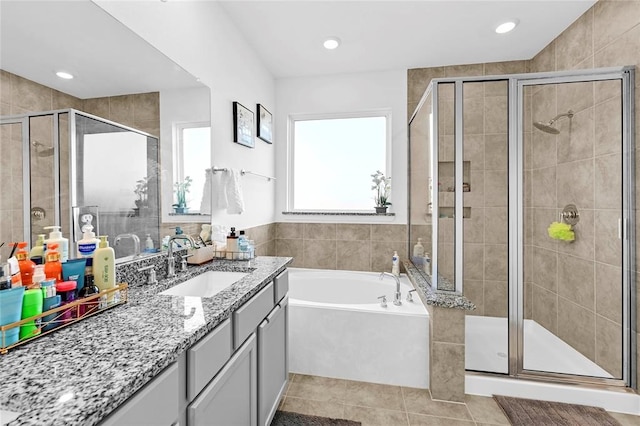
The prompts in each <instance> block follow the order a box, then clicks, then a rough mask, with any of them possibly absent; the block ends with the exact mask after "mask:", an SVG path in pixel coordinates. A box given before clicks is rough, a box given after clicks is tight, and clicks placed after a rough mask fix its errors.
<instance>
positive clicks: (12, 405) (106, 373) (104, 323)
mask: <svg viewBox="0 0 640 426" xmlns="http://www.w3.org/2000/svg"><path fill="white" fill-rule="evenodd" d="M291 261H292V259H291V258H289V257H257V258H256V259H253V260H250V261H224V260H217V261H214V262H210V263H208V264H205V265H200V266H190V267H189V270H188V271H186V272H180V273H178V276H177V277H175V278H172V279H166V278H165V279H162V280H160V282H159V283H158V284H156V285H152V286H146V285H135V286H134V285H130V287H129V298H128V300H129V301H128V303H126V304H124V305H120V306H117V307H114V308H112V309H109V310H107V311H105V312H102V313H100V314H97V315H94V316H92V317H90V318H86V319H84V320H82V321H79V322H77V323H75V324H72V325H70V326H68V327H66V328H64V329H60V330H56V331H55V332H54V333H52V334H50V335H47V336H42V337H41V338H39V339H36V340H34V341H33V342H30V343H28V344H25V345H24V346H20V347H17V348H15V349H12V350H10V351H9V353H8V354H6V355H0V410H10V411H17V412H21V413H22V415H20V416H19V417H18V418H17V419H16V420H14V421H12V422H10V423H8V424H9V425H11V426H14V425H54V424H56V425H59V424H65V425H82V426H91V425H95V424H98V423H99V422H100V421H101V420H102V419H104V418H105V417H107V415H108V414H110V413H111V412H112V411H114V410H115V409H116V408H117V407H118V406H119V405H121V404H122V403H123V402H125V401H126V400H127V399H128V398H129V397H131V396H132V395H133V394H134V393H135V392H136V391H137V390H139V389H140V388H141V387H142V386H143V385H144V384H146V383H147V382H149V381H150V380H151V379H153V378H154V377H155V376H156V375H157V374H159V373H160V372H161V371H162V370H163V369H164V368H165V367H167V366H168V365H170V364H171V363H172V362H174V361H176V360H177V359H178V357H179V355H180V354H181V353H182V352H184V351H185V350H186V349H187V348H189V347H190V346H192V345H193V344H194V343H196V342H197V341H198V340H199V339H201V338H202V337H204V336H205V335H206V334H207V333H208V332H209V331H211V330H213V329H214V328H215V327H216V326H217V325H218V324H219V323H221V322H222V321H224V320H225V319H226V318H228V317H229V316H230V315H231V313H232V312H233V311H234V310H236V309H237V308H239V307H240V306H241V305H242V304H243V303H244V302H246V301H247V300H248V299H249V298H251V297H252V296H253V295H254V294H256V293H257V292H258V291H260V290H261V289H262V288H263V287H264V286H266V285H267V284H268V283H269V282H270V281H271V280H272V279H273V278H274V277H275V276H276V275H278V274H279V273H280V272H282V271H283V270H284V269H285V268H286V266H287V265H288V264H289V263H290V262H291ZM209 270H217V271H239V272H250V274H249V275H247V276H246V277H244V278H243V279H242V280H240V281H238V282H237V283H235V284H234V285H232V286H230V287H229V288H227V289H225V290H223V291H221V292H220V293H218V294H217V295H215V296H214V297H211V298H198V297H188V298H185V297H181V296H166V295H159V294H158V293H159V292H161V291H164V290H166V289H168V288H169V287H172V286H173V285H175V284H177V283H180V282H182V281H185V280H187V279H189V278H191V277H193V276H195V275H199V274H201V273H203V272H206V271H209ZM185 305H186V306H185ZM193 307H195V308H196V311H195V314H194V315H191V316H189V317H188V318H185V316H184V314H185V308H187V309H186V310H187V312H189V310H191V309H192V308H193Z"/></svg>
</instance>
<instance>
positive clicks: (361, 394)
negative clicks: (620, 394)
mask: <svg viewBox="0 0 640 426" xmlns="http://www.w3.org/2000/svg"><path fill="white" fill-rule="evenodd" d="M280 409H281V410H283V411H294V412H297V413H302V414H309V415H315V416H324V417H333V418H342V419H348V420H356V421H359V422H362V426H369V425H370V426H373V425H376V426H377V425H380V426H396V425H398V426H421V425H433V426H440V425H442V426H444V425H447V426H473V425H478V426H480V425H508V424H509V421H508V420H507V418H506V417H505V416H504V414H503V413H502V410H501V409H500V408H499V407H498V405H497V404H496V403H495V401H494V400H493V399H492V398H489V397H484V396H474V395H467V396H466V399H465V403H464V404H463V403H454V402H443V401H433V400H432V399H431V394H430V393H429V391H428V390H424V389H414V388H406V387H401V386H389V385H378V384H374V383H365V382H354V381H350V380H341V379H330V378H327V377H318V376H306V375H302V374H291V375H290V380H289V387H288V388H287V391H286V393H285V396H284V398H283V400H282V401H281V403H280ZM611 415H612V416H614V417H615V418H616V419H617V420H618V421H619V422H620V424H622V425H623V426H632V425H635V426H637V425H640V417H637V416H630V415H627V414H618V413H611Z"/></svg>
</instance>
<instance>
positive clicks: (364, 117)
mask: <svg viewBox="0 0 640 426" xmlns="http://www.w3.org/2000/svg"><path fill="white" fill-rule="evenodd" d="M390 121H391V112H390V111H383V112H380V111H377V112H369V113H366V112H365V113H354V114H331V115H327V114H324V115H315V116H311V115H305V116H293V117H291V120H290V125H291V132H290V134H291V145H290V148H291V152H290V173H289V200H288V209H289V210H291V211H338V212H342V211H347V212H348V211H352V212H358V211H360V212H361V211H366V212H371V211H372V210H373V207H374V201H373V196H374V193H373V191H372V190H371V185H372V182H371V175H372V174H374V173H375V172H376V170H380V171H382V172H384V173H385V174H386V175H388V171H389V170H388V167H387V164H389V163H390V161H389V160H390V159H389V156H388V155H387V153H388V152H390V140H391V138H390V135H389V131H390V128H391V124H390Z"/></svg>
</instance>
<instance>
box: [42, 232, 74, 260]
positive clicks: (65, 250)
mask: <svg viewBox="0 0 640 426" xmlns="http://www.w3.org/2000/svg"><path fill="white" fill-rule="evenodd" d="M44 229H53V231H51V232H50V233H49V239H48V240H47V241H46V243H47V246H49V244H51V243H56V244H58V247H59V248H60V262H66V261H67V260H69V240H68V239H67V238H64V237H63V236H62V232H61V231H60V226H59V225H51V226H45V227H44Z"/></svg>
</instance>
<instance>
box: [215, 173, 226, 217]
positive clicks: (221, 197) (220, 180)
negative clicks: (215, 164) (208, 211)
mask: <svg viewBox="0 0 640 426" xmlns="http://www.w3.org/2000/svg"><path fill="white" fill-rule="evenodd" d="M228 179H229V176H228V174H227V172H219V173H214V174H213V178H212V182H213V194H214V195H212V197H213V200H215V203H214V206H215V208H216V209H226V208H227V207H228V206H229V202H228V201H227V180H228Z"/></svg>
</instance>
